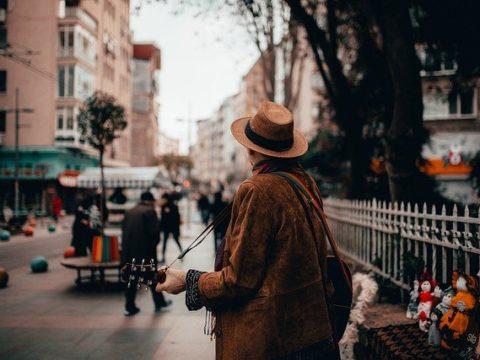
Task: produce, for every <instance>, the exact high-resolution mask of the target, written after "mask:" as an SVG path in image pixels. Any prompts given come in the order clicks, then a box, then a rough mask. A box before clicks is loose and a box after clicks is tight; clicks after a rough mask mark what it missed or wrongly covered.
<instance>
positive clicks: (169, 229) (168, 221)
mask: <svg viewBox="0 0 480 360" xmlns="http://www.w3.org/2000/svg"><path fill="white" fill-rule="evenodd" d="M162 199H163V201H164V203H163V204H162V211H161V212H162V219H161V222H160V229H161V231H162V232H163V249H162V260H160V262H161V263H165V253H166V251H167V240H168V238H169V236H170V234H172V236H173V239H174V240H175V242H176V243H177V246H178V248H179V249H180V252H182V251H183V249H182V244H180V212H179V211H178V206H177V204H175V201H174V200H173V198H172V195H171V194H167V193H165V194H163V195H162Z"/></svg>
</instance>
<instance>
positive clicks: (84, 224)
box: [71, 196, 93, 256]
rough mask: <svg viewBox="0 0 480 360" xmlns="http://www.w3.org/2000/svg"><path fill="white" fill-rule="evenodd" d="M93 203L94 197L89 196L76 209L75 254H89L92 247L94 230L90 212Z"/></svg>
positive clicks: (73, 226) (73, 245) (73, 239)
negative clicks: (88, 251) (91, 225)
mask: <svg viewBox="0 0 480 360" xmlns="http://www.w3.org/2000/svg"><path fill="white" fill-rule="evenodd" d="M92 205H93V197H92V196H87V197H86V198H84V199H83V200H81V201H80V203H79V204H78V206H77V207H76V209H75V219H74V221H73V225H72V242H71V246H72V247H74V248H75V256H87V248H88V249H91V248H92V238H93V231H92V228H91V227H90V213H89V209H90V208H91V206H92Z"/></svg>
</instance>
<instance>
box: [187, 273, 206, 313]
mask: <svg viewBox="0 0 480 360" xmlns="http://www.w3.org/2000/svg"><path fill="white" fill-rule="evenodd" d="M202 274H203V272H202V271H197V270H188V271H187V277H186V279H185V283H186V295H185V303H186V305H187V309H188V310H190V311H193V310H199V309H201V308H202V307H203V304H202V299H201V298H200V294H199V293H198V279H199V278H200V275H202Z"/></svg>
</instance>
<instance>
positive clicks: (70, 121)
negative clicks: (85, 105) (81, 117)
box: [67, 107, 73, 130]
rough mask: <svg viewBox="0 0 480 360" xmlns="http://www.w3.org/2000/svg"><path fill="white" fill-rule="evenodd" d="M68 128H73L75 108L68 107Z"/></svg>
mask: <svg viewBox="0 0 480 360" xmlns="http://www.w3.org/2000/svg"><path fill="white" fill-rule="evenodd" d="M67 130H73V108H71V107H68V108H67Z"/></svg>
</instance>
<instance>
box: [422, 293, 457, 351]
mask: <svg viewBox="0 0 480 360" xmlns="http://www.w3.org/2000/svg"><path fill="white" fill-rule="evenodd" d="M442 295H443V296H442V302H441V303H440V304H438V305H437V306H436V307H435V308H434V309H433V310H432V312H431V313H430V322H431V323H430V329H429V330H428V344H429V345H433V346H435V347H439V346H440V342H441V335H440V330H439V329H438V324H439V322H440V320H441V319H442V317H443V315H445V313H446V312H447V311H448V309H450V305H451V303H452V298H453V297H454V296H455V291H454V290H453V288H451V287H450V288H448V289H446V290H445V291H444V292H443V293H442Z"/></svg>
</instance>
